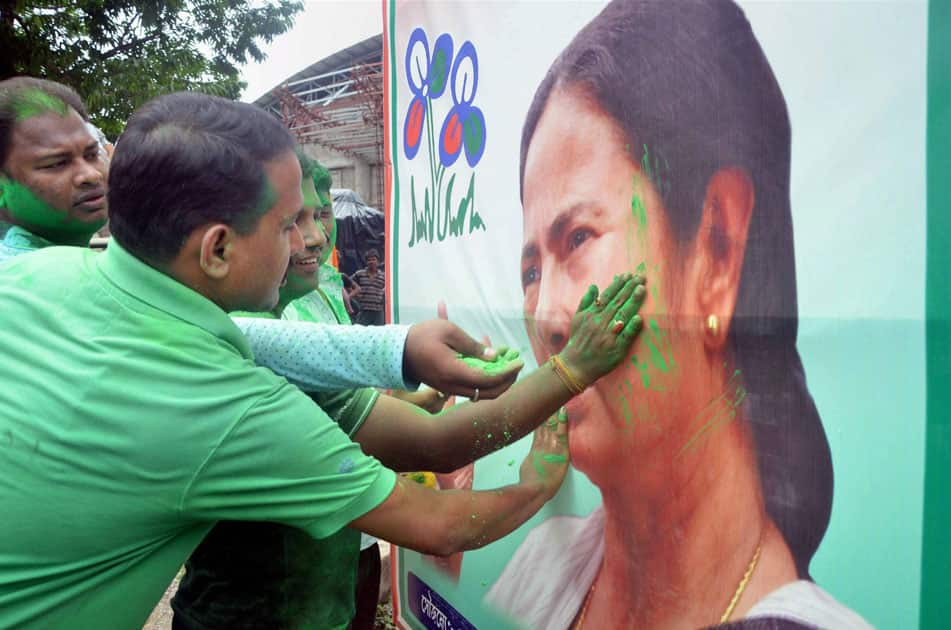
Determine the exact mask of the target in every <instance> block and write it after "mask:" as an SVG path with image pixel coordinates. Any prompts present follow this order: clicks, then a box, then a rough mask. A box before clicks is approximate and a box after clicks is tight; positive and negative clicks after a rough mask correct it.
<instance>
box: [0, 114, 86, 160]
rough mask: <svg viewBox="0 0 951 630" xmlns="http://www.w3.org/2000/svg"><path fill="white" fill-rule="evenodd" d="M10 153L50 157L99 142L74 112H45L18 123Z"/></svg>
mask: <svg viewBox="0 0 951 630" xmlns="http://www.w3.org/2000/svg"><path fill="white" fill-rule="evenodd" d="M11 140H12V142H11V146H10V152H11V153H14V152H17V153H23V154H38V153H48V152H50V151H55V150H72V149H73V148H74V147H75V146H77V145H78V146H79V147H80V148H85V147H86V146H88V145H90V144H94V143H95V142H96V139H95V138H94V137H93V136H92V134H91V133H89V130H88V129H87V128H86V123H85V121H83V119H82V117H80V115H79V114H77V113H76V111H75V110H73V109H69V110H68V111H67V113H66V115H64V116H63V115H60V114H57V113H54V112H49V111H47V112H45V113H41V114H37V115H35V116H30V117H28V118H24V119H22V120H18V121H17V123H16V125H15V126H14V128H13V134H12V135H11Z"/></svg>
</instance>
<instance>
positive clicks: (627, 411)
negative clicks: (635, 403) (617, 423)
mask: <svg viewBox="0 0 951 630" xmlns="http://www.w3.org/2000/svg"><path fill="white" fill-rule="evenodd" d="M620 400H621V413H623V414H624V423H625V424H631V407H630V405H628V404H627V398H626V397H625V396H623V395H622V396H621V397H620Z"/></svg>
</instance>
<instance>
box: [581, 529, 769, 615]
mask: <svg viewBox="0 0 951 630" xmlns="http://www.w3.org/2000/svg"><path fill="white" fill-rule="evenodd" d="M762 551H763V545H762V543H760V544H759V545H756V551H754V552H753V559H752V560H750V563H749V565H748V566H747V567H746V573H744V574H743V577H742V578H740V583H739V584H737V586H736V591H734V593H733V598H732V599H730V604H729V605H728V606H727V607H726V610H725V611H723V614H722V615H721V616H720V623H726V622H727V621H729V619H730V615H731V614H733V609H734V608H736V604H737V603H738V602H739V601H740V597H742V596H743V591H745V590H746V585H747V584H749V583H750V578H751V577H753V571H755V570H756V565H757V563H758V562H759V556H760V553H761V552H762ZM595 582H597V576H595V581H594V582H592V583H591V588H589V589H588V594H587V595H585V598H584V605H582V606H581V613H580V614H579V615H578V621H577V622H575V624H574V626H572V628H573V629H574V630H581V629H582V627H584V615H585V613H586V612H588V604H590V603H591V598H592V596H593V595H594V585H595Z"/></svg>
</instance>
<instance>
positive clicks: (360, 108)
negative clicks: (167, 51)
mask: <svg viewBox="0 0 951 630" xmlns="http://www.w3.org/2000/svg"><path fill="white" fill-rule="evenodd" d="M255 104H256V105H258V106H259V107H263V108H264V109H266V110H268V111H270V112H272V113H273V114H274V115H276V116H278V117H279V118H281V119H282V120H283V121H284V124H285V125H287V127H288V128H289V129H290V130H291V133H293V134H294V136H295V137H296V138H297V141H298V142H299V143H300V144H301V146H303V147H304V151H305V153H307V154H308V155H310V156H311V157H314V158H316V159H317V160H319V161H320V163H321V164H323V165H324V166H325V167H327V169H329V170H330V172H331V174H332V175H333V185H334V187H335V188H350V189H353V190H355V191H357V193H358V194H359V195H360V196H361V197H362V198H363V199H364V201H366V203H368V204H369V205H371V206H373V207H375V208H379V209H382V208H383V35H382V34H380V35H376V36H374V37H371V38H369V39H367V40H364V41H362V42H359V43H357V44H354V45H353V46H350V47H349V48H346V49H344V50H341V51H339V52H336V53H334V54H332V55H330V56H329V57H327V58H326V59H322V60H320V61H318V62H316V63H314V64H312V65H311V66H309V67H307V68H306V69H304V70H302V71H300V72H298V73H297V74H295V75H293V76H291V77H288V78H287V79H285V80H284V81H282V82H281V83H280V84H279V85H277V86H276V87H275V88H274V89H272V90H271V91H270V92H268V93H267V94H265V95H264V96H262V97H261V98H259V99H258V100H256V101H255Z"/></svg>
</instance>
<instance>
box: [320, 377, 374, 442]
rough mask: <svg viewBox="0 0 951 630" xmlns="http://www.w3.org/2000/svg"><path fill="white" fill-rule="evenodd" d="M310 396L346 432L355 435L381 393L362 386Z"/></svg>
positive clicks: (351, 435)
mask: <svg viewBox="0 0 951 630" xmlns="http://www.w3.org/2000/svg"><path fill="white" fill-rule="evenodd" d="M309 396H310V397H311V399H312V400H313V401H314V402H315V403H317V405H318V406H319V407H320V408H321V409H323V410H324V413H326V414H327V415H328V416H330V419H331V420H333V421H334V422H336V423H337V425H338V426H339V427H340V428H341V429H342V430H343V432H344V433H346V434H347V435H349V436H350V437H353V435H354V434H355V433H356V432H357V429H359V428H360V427H361V426H362V425H363V421H364V420H366V419H367V416H368V415H370V411H371V410H372V409H373V405H375V404H376V401H377V398H379V397H380V393H379V392H378V391H376V390H375V389H373V388H372V387H360V388H357V389H341V390H338V391H334V392H313V393H310V394H309Z"/></svg>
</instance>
